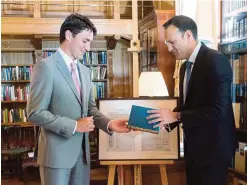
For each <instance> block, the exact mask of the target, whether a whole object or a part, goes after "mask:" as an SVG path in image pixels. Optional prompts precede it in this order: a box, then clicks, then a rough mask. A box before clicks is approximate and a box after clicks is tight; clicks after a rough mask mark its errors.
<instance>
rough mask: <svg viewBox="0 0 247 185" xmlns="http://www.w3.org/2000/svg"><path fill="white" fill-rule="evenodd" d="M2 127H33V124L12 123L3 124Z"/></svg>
mask: <svg viewBox="0 0 247 185" xmlns="http://www.w3.org/2000/svg"><path fill="white" fill-rule="evenodd" d="M1 126H20V127H32V126H33V124H32V123H30V122H12V123H1Z"/></svg>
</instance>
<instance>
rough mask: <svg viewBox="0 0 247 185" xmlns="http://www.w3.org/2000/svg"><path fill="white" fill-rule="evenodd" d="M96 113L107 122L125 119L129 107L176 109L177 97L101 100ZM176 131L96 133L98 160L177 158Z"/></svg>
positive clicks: (177, 139) (100, 131)
mask: <svg viewBox="0 0 247 185" xmlns="http://www.w3.org/2000/svg"><path fill="white" fill-rule="evenodd" d="M98 103H99V110H100V111H101V113H103V114H104V115H106V116H108V117H109V118H110V119H128V118H129V115H130V111H131V107H132V105H138V106H144V107H149V108H154V109H159V108H168V109H171V110H173V109H174V108H175V107H176V106H177V98H170V97H162V98H154V97H152V98H127V99H123V98H121V99H100V100H99V102H98ZM179 135H180V134H179V128H178V127H176V128H175V129H173V130H172V131H171V132H169V133H168V132H167V131H166V130H165V129H161V131H160V132H159V134H152V133H148V132H141V131H131V132H129V133H113V134H112V135H108V134H107V133H105V132H104V131H102V130H99V142H98V143H99V144H98V155H99V160H100V161H102V160H107V161H109V160H164V159H178V158H179V156H180V139H179Z"/></svg>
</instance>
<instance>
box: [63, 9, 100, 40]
mask: <svg viewBox="0 0 247 185" xmlns="http://www.w3.org/2000/svg"><path fill="white" fill-rule="evenodd" d="M67 30H69V31H71V33H72V34H73V37H75V35H77V34H78V33H80V32H81V31H83V30H91V31H92V32H93V35H94V36H96V35H97V29H96V28H95V26H94V24H93V23H92V21H90V20H89V19H88V18H87V17H86V16H83V15H81V14H78V13H75V14H71V15H69V16H68V17H67V18H66V19H65V21H64V22H63V24H62V26H61V28H60V35H59V40H60V44H61V43H63V41H64V40H65V32H66V31H67Z"/></svg>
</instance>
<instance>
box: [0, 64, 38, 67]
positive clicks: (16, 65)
mask: <svg viewBox="0 0 247 185" xmlns="http://www.w3.org/2000/svg"><path fill="white" fill-rule="evenodd" d="M30 66H33V64H3V65H1V67H30Z"/></svg>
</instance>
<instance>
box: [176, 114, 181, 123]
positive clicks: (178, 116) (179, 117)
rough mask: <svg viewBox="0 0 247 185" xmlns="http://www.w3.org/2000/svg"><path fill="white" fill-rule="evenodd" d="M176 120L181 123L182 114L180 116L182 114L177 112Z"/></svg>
mask: <svg viewBox="0 0 247 185" xmlns="http://www.w3.org/2000/svg"><path fill="white" fill-rule="evenodd" d="M176 118H177V120H178V121H181V114H180V112H177V114H176Z"/></svg>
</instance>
